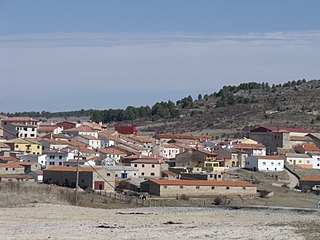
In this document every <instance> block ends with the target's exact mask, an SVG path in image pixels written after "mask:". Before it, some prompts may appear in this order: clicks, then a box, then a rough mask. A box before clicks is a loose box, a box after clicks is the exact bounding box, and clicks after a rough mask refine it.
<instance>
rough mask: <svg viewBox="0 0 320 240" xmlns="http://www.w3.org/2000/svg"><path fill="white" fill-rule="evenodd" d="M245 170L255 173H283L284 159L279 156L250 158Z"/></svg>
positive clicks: (247, 160)
mask: <svg viewBox="0 0 320 240" xmlns="http://www.w3.org/2000/svg"><path fill="white" fill-rule="evenodd" d="M245 168H247V169H250V170H253V171H277V172H280V171H283V169H284V159H283V158H281V157H279V156H249V157H247V159H246V164H245Z"/></svg>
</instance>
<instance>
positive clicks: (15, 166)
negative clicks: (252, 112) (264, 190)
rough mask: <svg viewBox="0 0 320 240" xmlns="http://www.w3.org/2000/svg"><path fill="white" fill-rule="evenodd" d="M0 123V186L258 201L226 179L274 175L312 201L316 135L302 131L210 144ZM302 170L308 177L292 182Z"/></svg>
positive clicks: (319, 156)
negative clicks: (240, 173) (238, 172)
mask: <svg viewBox="0 0 320 240" xmlns="http://www.w3.org/2000/svg"><path fill="white" fill-rule="evenodd" d="M0 123H1V131H0V136H1V140H0V181H1V182H21V183H22V182H38V183H41V184H55V185H59V186H64V187H69V188H76V186H77V185H78V187H79V189H82V190H85V191H89V192H100V193H101V191H103V192H105V193H106V194H107V193H112V192H118V193H122V194H127V195H132V196H138V197H140V198H144V199H145V198H146V196H148V197H153V196H156V197H160V198H176V199H183V198H189V197H203V196H206V197H208V196H228V197H230V198H232V197H235V198H236V197H239V196H240V197H241V199H252V198H255V197H257V196H260V195H261V192H260V193H259V190H258V189H259V182H260V181H257V180H249V181H248V180H245V181H243V180H241V179H240V180H238V179H233V178H232V177H231V176H232V173H233V171H235V170H237V169H245V170H246V171H247V172H265V173H271V174H273V173H274V174H276V173H281V174H284V175H286V176H288V175H290V176H289V177H287V179H289V181H288V182H287V183H283V182H281V179H280V178H279V179H278V175H277V176H276V179H275V180H276V181H279V184H278V185H280V187H286V188H291V189H294V190H296V191H300V192H301V191H302V192H310V191H312V192H315V193H317V194H318V193H319V188H320V174H319V173H318V172H317V170H318V171H319V172H320V148H319V147H320V134H319V133H313V132H310V131H308V130H305V129H297V128H273V127H258V128H255V129H252V130H251V131H250V132H249V138H243V139H234V140H229V139H228V140H227V139H225V140H222V141H216V140H212V139H210V138H209V137H208V136H192V135H183V134H181V135H177V134H155V135H154V136H146V135H143V134H140V133H139V131H138V129H137V128H136V126H135V125H125V126H120V125H119V126H115V127H114V129H106V127H105V126H104V125H103V124H101V123H100V124H98V123H94V122H82V123H76V122H71V121H62V122H41V121H39V120H36V119H33V118H29V117H6V116H1V122H0ZM304 169H312V170H314V171H313V173H315V174H314V175H310V174H309V175H308V176H304V175H299V170H304ZM272 176H273V175H272ZM237 178H239V177H237ZM258 180H259V179H258ZM260 180H262V179H260ZM275 185H276V183H275Z"/></svg>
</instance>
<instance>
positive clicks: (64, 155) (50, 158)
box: [44, 150, 74, 167]
mask: <svg viewBox="0 0 320 240" xmlns="http://www.w3.org/2000/svg"><path fill="white" fill-rule="evenodd" d="M71 159H74V153H73V152H67V151H62V150H51V151H49V152H47V154H46V159H45V164H44V165H45V166H46V167H52V166H63V162H66V161H68V160H71Z"/></svg>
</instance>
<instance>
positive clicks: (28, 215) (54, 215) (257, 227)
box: [0, 204, 320, 240]
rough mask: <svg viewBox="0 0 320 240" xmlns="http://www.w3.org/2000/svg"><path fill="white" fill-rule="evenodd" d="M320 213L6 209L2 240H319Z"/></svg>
mask: <svg viewBox="0 0 320 240" xmlns="http://www.w3.org/2000/svg"><path fill="white" fill-rule="evenodd" d="M319 229H320V212H319V211H314V212H304V211H302V212H298V211H288V210H244V209H222V208H218V209H216V208H185V207H181V208H168V207H158V208H154V207H151V208H131V209H93V208H84V207H75V206H70V205H54V204H31V205H28V206H25V207H19V208H0V236H1V239H7V240H11V239H12V240H13V239H32V240H37V239H139V240H140V239H255V240H256V239H258V240H259V239H290V240H292V239H307V240H309V239H319V238H320V231H318V230H319Z"/></svg>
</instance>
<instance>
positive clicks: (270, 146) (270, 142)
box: [250, 127, 312, 154]
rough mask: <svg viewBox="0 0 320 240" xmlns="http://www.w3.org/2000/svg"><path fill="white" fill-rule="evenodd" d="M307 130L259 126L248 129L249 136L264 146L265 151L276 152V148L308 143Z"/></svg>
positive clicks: (309, 139) (309, 140)
mask: <svg viewBox="0 0 320 240" xmlns="http://www.w3.org/2000/svg"><path fill="white" fill-rule="evenodd" d="M309 133H311V132H310V131H309V130H305V129H300V128H279V127H277V128H276V127H259V128H255V129H253V130H251V131H250V138H251V139H253V140H255V141H258V142H259V143H262V144H263V145H265V146H266V150H267V153H268V154H270V153H276V151H277V148H286V149H289V148H292V147H293V146H295V145H297V144H301V143H310V142H311V141H312V139H311V138H309V137H307V135H308V134H309Z"/></svg>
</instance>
